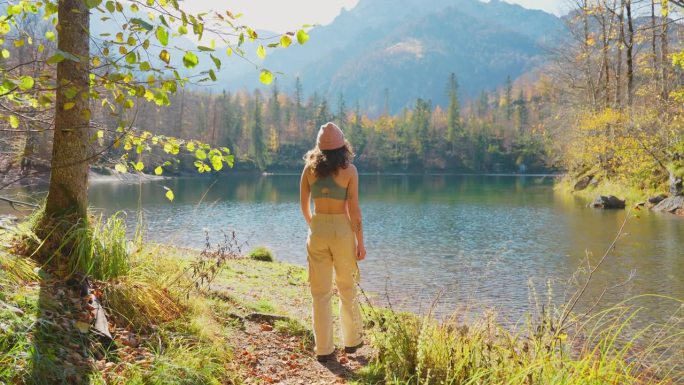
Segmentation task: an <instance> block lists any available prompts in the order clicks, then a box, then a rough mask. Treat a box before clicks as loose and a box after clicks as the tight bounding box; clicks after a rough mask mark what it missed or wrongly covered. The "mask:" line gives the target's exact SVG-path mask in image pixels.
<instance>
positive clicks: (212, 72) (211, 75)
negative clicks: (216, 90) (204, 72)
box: [209, 70, 216, 81]
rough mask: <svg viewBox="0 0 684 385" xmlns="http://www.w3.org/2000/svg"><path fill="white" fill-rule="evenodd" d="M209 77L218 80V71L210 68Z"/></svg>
mask: <svg viewBox="0 0 684 385" xmlns="http://www.w3.org/2000/svg"><path fill="white" fill-rule="evenodd" d="M209 77H210V78H211V80H213V81H216V73H215V72H214V70H209Z"/></svg>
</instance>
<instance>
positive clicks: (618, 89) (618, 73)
mask: <svg viewBox="0 0 684 385" xmlns="http://www.w3.org/2000/svg"><path fill="white" fill-rule="evenodd" d="M624 10H625V0H620V12H619V13H618V28H620V38H619V41H618V44H617V50H616V58H615V66H616V70H615V105H616V107H618V108H620V109H622V44H623V43H624V42H625V13H624V12H625V11H624ZM627 60H629V59H627Z"/></svg>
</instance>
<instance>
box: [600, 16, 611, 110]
mask: <svg viewBox="0 0 684 385" xmlns="http://www.w3.org/2000/svg"><path fill="white" fill-rule="evenodd" d="M606 22H607V20H605V18H604V20H603V22H602V23H601V41H602V43H603V49H602V52H603V55H602V56H603V59H602V64H603V71H604V76H605V78H604V83H603V84H604V87H605V88H604V90H603V93H604V97H605V106H604V107H610V61H609V60H608V52H609V50H610V46H609V44H610V41H609V37H608V31H607V29H606Z"/></svg>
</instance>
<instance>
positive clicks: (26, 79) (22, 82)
mask: <svg viewBox="0 0 684 385" xmlns="http://www.w3.org/2000/svg"><path fill="white" fill-rule="evenodd" d="M34 84H35V81H34V80H33V78H32V77H30V76H22V77H21V78H19V88H20V89H22V90H24V91H26V90H30V89H31V88H33V85H34Z"/></svg>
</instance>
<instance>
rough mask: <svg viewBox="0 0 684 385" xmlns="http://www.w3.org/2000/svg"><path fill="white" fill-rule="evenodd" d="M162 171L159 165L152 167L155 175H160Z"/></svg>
mask: <svg viewBox="0 0 684 385" xmlns="http://www.w3.org/2000/svg"><path fill="white" fill-rule="evenodd" d="M163 172H164V169H162V167H161V166H157V168H155V169H154V173H155V174H156V175H161V174H162V173H163Z"/></svg>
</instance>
